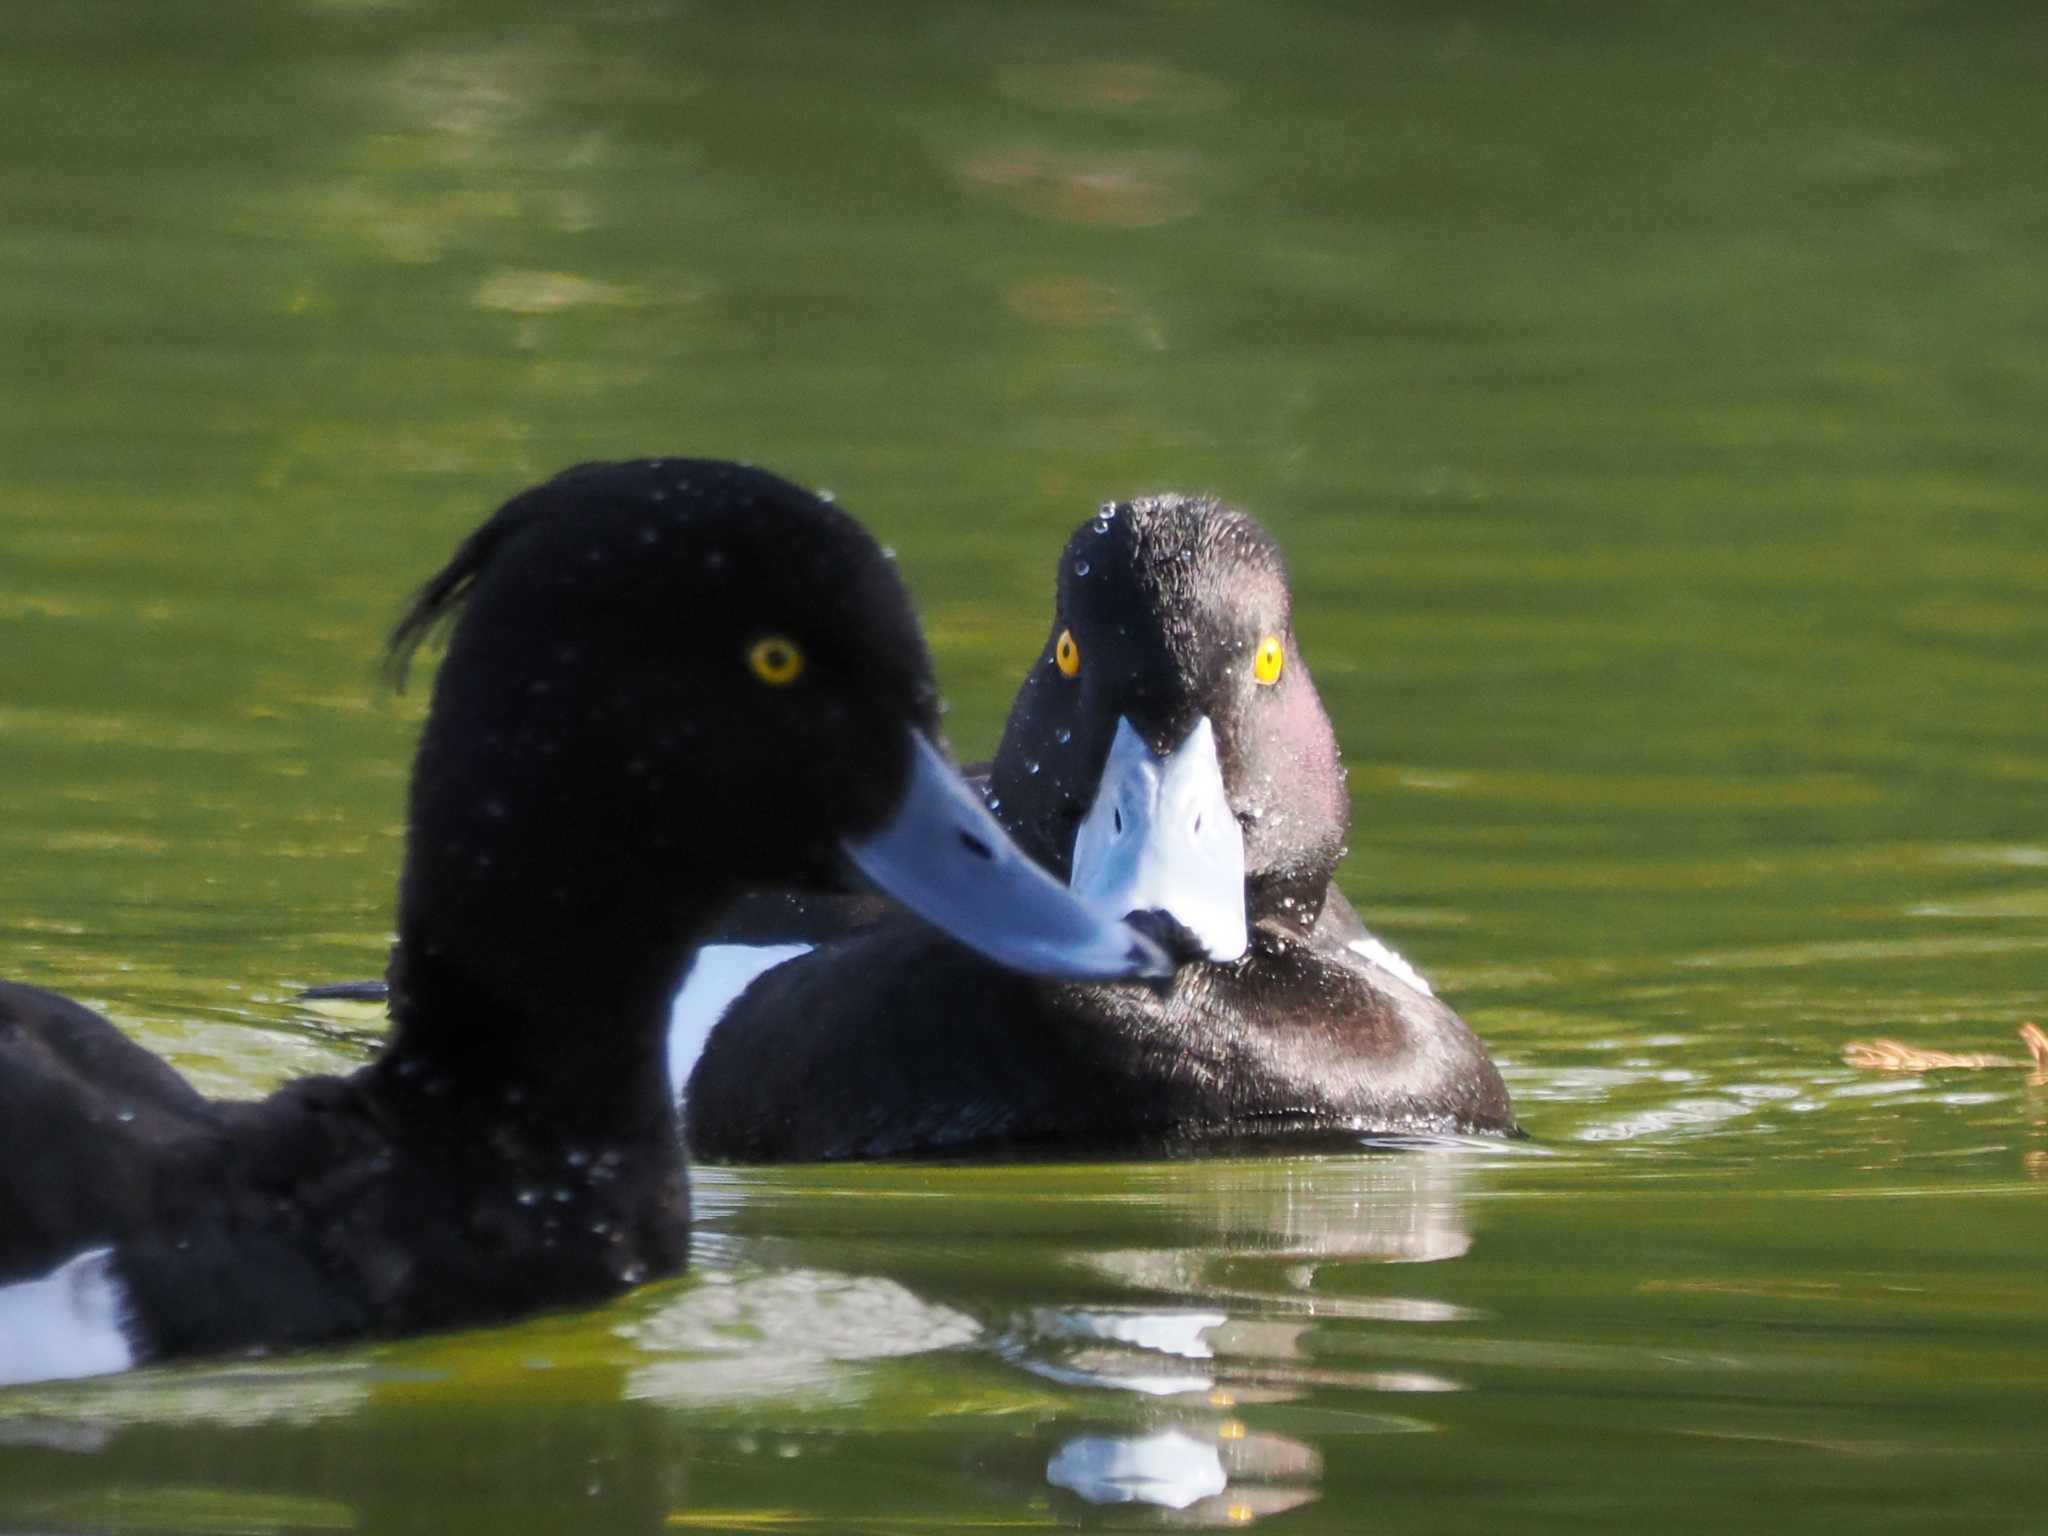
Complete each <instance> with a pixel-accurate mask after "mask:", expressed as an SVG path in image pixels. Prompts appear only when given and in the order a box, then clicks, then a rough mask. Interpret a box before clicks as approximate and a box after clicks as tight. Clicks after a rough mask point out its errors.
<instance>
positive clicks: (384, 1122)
mask: <svg viewBox="0 0 2048 1536" xmlns="http://www.w3.org/2000/svg"><path fill="white" fill-rule="evenodd" d="M451 619H452V621H453V633H452V637H451V640H450V643H449V648H448V654H447V658H446V661H445V662H444V664H443V665H442V667H441V668H440V671H439V674H438V676H437V678H436V682H435V688H434V696H433V701H432V706H431V709H430V711H429V714H428V718H427V723H426V726H425V729H424V732H423V735H422V739H421V743H420V748H419V752H418V756H417V759H416V763H415V769H414V774H413V780H412V790H411V799H410V808H409V818H408V820H409V825H408V836H407V848H406V859H405V867H404V873H403V877H402V881H401V885H400V889H399V903H398V906H399V911H398V928H399V944H398V946H397V948H396V950H395V951H394V958H393V962H392V970H391V977H390V981H391V1014H392V1021H393V1029H392V1034H391V1038H390V1041H389V1044H388V1046H387V1047H386V1049H385V1050H384V1051H383V1053H382V1054H381V1055H380V1056H379V1057H378V1058H377V1059H376V1060H375V1061H373V1062H372V1063H370V1064H369V1065H367V1066H365V1067H364V1068H363V1069H361V1070H360V1071H358V1072H356V1073H353V1074H351V1075H348V1076H344V1077H315V1078H308V1079H302V1080H300V1081H297V1082H293V1083H290V1084H287V1085H286V1086H284V1087H283V1088H281V1089H279V1090H278V1091H277V1092H276V1093H274V1094H272V1095H270V1096H269V1097H267V1098H264V1099H261V1100H256V1101H250V1102H234V1101H217V1100H209V1099H207V1098H204V1097H203V1096H201V1095H200V1094H198V1093H197V1092H196V1091H195V1090H193V1089H192V1088H191V1086H190V1085H189V1084H187V1083H186V1082H185V1081H184V1079H183V1078H181V1077H180V1076H179V1075H178V1074H177V1073H176V1072H175V1071H173V1070H172V1069H171V1068H170V1067H169V1066H168V1065H166V1064H165V1063H163V1062H162V1061H160V1060H158V1059H157V1058H155V1057H153V1056H151V1055H150V1054H149V1053H148V1052H146V1051H144V1050H143V1049H141V1048H140V1047H139V1046H137V1045H135V1044H133V1043H132V1042H130V1041H129V1040H127V1039H126V1038H125V1037H124V1036H122V1035H121V1034H120V1032H119V1031H118V1030H116V1029H115V1028H114V1027H113V1026H112V1025H111V1024H109V1023H108V1022H107V1021H106V1020H104V1019H102V1018H100V1017H99V1015H97V1014H95V1013H93V1012H91V1011H90V1010H88V1009H86V1008H83V1007H81V1006H79V1005H78V1004H76V1003H73V1002H70V1001H68V1000H66V999H64V998H62V997H59V996H57V995H55V994H52V993H49V992H45V991H41V990H38V989H36V988H32V987H26V986H21V985H16V984H11V983H0V1124H4V1125H6V1127H7V1134H8V1140H9V1144H10V1148H11V1149H12V1151H13V1157H12V1159H11V1162H12V1172H11V1173H10V1175H9V1176H8V1177H7V1178H6V1179H5V1180H4V1181H0V1381H4V1380H22V1379H34V1378H37V1377H48V1376H61V1375H76V1374H84V1373H88V1372H93V1371H102V1370H110V1369H120V1368H124V1367H126V1366H128V1365H132V1364H136V1363H140V1362H143V1361H148V1360H154V1359H161V1358H166V1357H171V1356H177V1355H189V1354H199V1353H217V1352H222V1351H231V1350H243V1349H249V1348H266V1349H274V1348H282V1347H290V1346H297V1345H307V1344H314V1343H322V1342H328V1341H333V1340H339V1339H347V1338H353V1337H360V1336H365V1335H393V1334H403V1333H413V1332H419V1331H423V1330H430V1329H437V1328H445V1327H451V1326H456V1325H461V1324H470V1323H476V1322H482V1321H490V1320H496V1319H503V1318H510V1317H515V1316H518V1315H520V1314H522V1313H526V1312H531V1311H534V1310H537V1309H541V1308H547V1307H560V1306H566V1305H573V1304H578V1303H585V1302H589V1301H593V1300H596V1299H599V1298H602V1297H606V1296H610V1295H613V1294H616V1293H618V1292H620V1291H622V1290H625V1289H627V1288H629V1287H631V1286H633V1285H636V1284H638V1283H639V1282H641V1281H643V1280H646V1279H648V1278H651V1277H653V1276H658V1275H663V1274H668V1273H672V1272H674V1271H675V1270H677V1269H679V1268H681V1267H682V1265H683V1264H684V1262H685V1260H686V1258H687V1255H688V1251H689V1205H688V1194H687V1185H686V1181H685V1175H684V1165H683V1159H682V1148H681V1145H680V1137H679V1133H678V1130H677V1124H676V1117H675V1111H674V1100H673V1096H672V1094H671V1092H670V1087H669V1080H668V1074H667V1070H666V1066H665V1060H664V1052H665V1034H666V1028H667V1020H668V1007H669V997H670V994H671V992H672V991H673V989H674V987H675V984H676V980H677V976H678V974H679V973H680V971H681V969H682V966H683V962H684V955H685V951H686V948H687V946H688V945H689V943H690V942H691V939H692V936H693V935H698V934H701V933H702V932H703V931H704V929H705V926H706V924H707V923H708V922H709V920H710V919H711V917H712V916H713V915H714V914H715V913H716V912H717V911H719V910H720V909H721V908H723V907H725V906H727V905H728V904H729V903H730V902H731V900H732V899H733V898H734V896H735V895H737V894H738V893H739V891H741V890H742V889H744V888H747V887H749V886H751V885H756V884H763V883H769V884H784V885H793V886H820V885H823V886H827V887H831V886H836V885H838V884H839V883H840V882H841V880H842V871H843V867H844V864H845V862H846V861H849V860H850V861H851V862H852V863H853V864H854V865H855V866H857V867H858V868H859V869H860V870H862V871H863V872H864V873H865V874H866V875H867V876H868V877H869V878H870V879H872V880H873V881H875V882H876V883H877V884H878V885H880V886H882V887H883V888H885V889H888V890H890V891H892V892H893V893H894V894H896V895H897V896H898V897H899V898H900V899H903V900H905V901H907V902H908V903H909V904H910V905H911V906H912V907H913V908H915V909H916V910H919V911H922V912H925V913H927V914H928V915H929V916H931V917H932V919H933V920H935V921H940V922H946V923H948V924H950V925H951V926H952V928H953V930H954V931H955V932H957V933H959V934H960V935H961V936H962V937H963V938H964V939H966V940H967V941H968V942H971V943H979V944H983V945H984V946H985V947H987V948H988V950H989V951H990V952H991V953H992V954H995V955H998V956H1000V957H1001V958H1002V959H1003V961H1004V963H1006V964H1012V965H1024V966H1029V967H1033V968H1035V969H1039V970H1043V971H1046V972H1049V973H1057V974H1072V975H1092V976H1121V975H1132V974H1138V973H1141V972H1144V971H1148V970H1150V971H1157V970H1160V969H1163V961H1162V957H1161V956H1160V955H1159V953H1158V951H1157V950H1156V949H1154V948H1153V947H1152V946H1151V945H1150V944H1149V942H1148V941H1145V940H1144V939H1142V938H1141V937H1139V936H1138V935H1135V934H1134V933H1132V932H1131V931H1130V930H1129V929H1127V928H1125V927H1124V926H1123V925H1122V924H1117V923H1104V922H1102V921H1101V920H1100V919H1098V918H1096V917H1095V916H1094V915H1093V914H1092V913H1090V912H1089V911H1088V910H1087V909H1085V908H1084V907H1083V906H1082V905H1081V904H1080V903H1079V902H1078V901H1076V900H1074V899H1073V898H1072V897H1071V896H1069V895H1068V894H1067V893H1066V892H1064V891H1062V890H1060V889H1059V888H1058V886H1057V884H1056V882H1054V881H1052V880H1050V879H1049V878H1048V877H1046V876H1045V875H1044V874H1042V873H1041V872H1039V871H1038V870H1037V869H1036V867H1035V866H1034V865H1032V864H1031V862H1030V861H1029V860H1028V859H1025V858H1024V857H1023V856H1022V855H1021V854H1019V853H1017V852H1016V850H1015V849H1014V848H1011V847H1010V846H1009V844H1008V842H1007V840H1006V839H1005V837H1004V835H1003V834H1002V832H1001V830H1000V829H999V828H998V827H997V826H996V825H995V823H994V822H993V821H992V820H991V819H990V818H988V816H987V814H986V812H985V811H984V810H983V809H982V808H981V805H980V801H979V799H978V797H977V796H975V795H974V793H973V792H972V791H971V790H969V789H968V788H967V787H966V786H965V785H964V784H963V783H961V781H960V780H959V779H958V778H957V776H956V775H955V774H954V773H953V771H952V770H951V769H950V768H949V767H948V766H947V765H946V763H945V761H944V759H943V758H942V757H941V756H940V755H939V753H938V750H937V748H936V747H935V746H934V745H933V743H934V740H935V738H936V730H937V711H938V706H937V695H936V692H935V689H934V687H933V684H932V680H931V674H930V667H929V662H928V658H927V655H926V652H925V648H924V643H923V639H922V637H921V635H920V633H919V631H918V628H917V624H916V620H915V618H914V616H913V615H912V613H911V610H910V607H909V604H908V601H907V598H906V596H905V594H904V591H903V588H902V583H901V581H900V579H899V578H898V577H897V575H896V572H895V570H894V568H893V566H892V565H891V563H890V562H889V561H888V560H887V559H886V558H885V557H884V556H883V554H882V553H881V551H880V550H879V549H877V548H876V546H875V545H874V543H873V542H872V540H870V539H869V538H868V536H867V535H866V534H865V533H864V532H863V531H862V530H861V529H860V528H859V526H858V525H857V524H856V523H855V522H854V521H853V520H852V519H851V518H850V517H848V516H846V515H845V514H844V513H843V512H840V511H838V510H837V509H835V508H833V507H831V506H828V505H826V504H825V503H823V502H821V501H819V500H818V499H817V498H816V497H814V496H812V495H811V494H810V493H809V492H807V491H804V490H801V489H800V488H798V487H796V486H794V485H791V484H789V483H787V482H785V481H782V480H779V479H777V478H775V477H774V476H772V475H768V474H765V473H762V472H760V471H756V470H751V469H745V468H741V467H739V466H734V465H728V464H722V463H716V462H710V461H683V460H670V461H660V460H649V461H641V462H637V463H631V464H619V465H589V466H583V467H581V468H579V469H576V470H572V471H569V472H567V473H565V474H563V475H561V476H559V477H557V478H556V479H554V480H551V481H549V482H547V483H546V484H544V485H542V486H539V487H536V488H535V489H533V490H531V491H529V492H527V493H525V494H524V495H522V496H520V497H517V498H515V499H514V500H513V501H511V502H509V503H508V504H507V505H506V506H504V507H503V508H502V509H500V510H499V511H498V512H497V513H496V514H495V515H494V516H493V517H492V518H491V519H490V520H489V521H487V522H486V523H485V524H484V525H483V526H482V527H481V528H479V529H478V530H477V531H476V532H475V533H474V534H473V535H472V536H471V537H470V538H469V540H468V541H467V542H466V543H465V544H464V545H463V546H462V548H461V549H460V550H459V551H458V552H457V554H456V555H455V557H454V559H453V560H452V561H451V562H450V564H449V565H448V566H447V568H446V569H444V570H443V571H442V572H441V573H440V574H439V575H438V576H437V577H435V578H434V580H433V581H432V582H430V583H429V584H428V586H427V587H426V589H425V590H424V591H423V592H422V594H421V595H420V597H419V600H418V601H417V603H416V604H415V606H414V608H413V609H412V611H411V613H410V614H409V615H408V616H407V618H406V619H405V621H404V622H403V623H402V624H401V626H400V628H399V631H398V633H397V636H396V637H395V639H394V655H395V656H396V657H397V658H398V659H399V660H400V662H401V663H402V661H403V658H404V656H405V655H406V653H408V652H409V651H410V649H411V648H412V647H413V646H414V645H415V644H416V643H418V641H419V640H421V639H422V638H423V637H424V636H425V634H426V633H427V632H428V631H429V630H430V629H432V628H434V627H435V626H437V625H438V624H439V623H441V622H442V621H444V620H451ZM826 765H829V766H826Z"/></svg>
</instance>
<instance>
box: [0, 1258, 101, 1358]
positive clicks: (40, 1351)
mask: <svg viewBox="0 0 2048 1536" xmlns="http://www.w3.org/2000/svg"><path fill="white" fill-rule="evenodd" d="M127 1311H128V1298H127V1296H126V1294H125V1293H124V1292H123V1291H122V1289H121V1282H120V1281H119V1280H117V1279H116V1278H115V1277H114V1250H113V1249H111V1248H89V1249H87V1250H86V1251H85V1252H84V1253H81V1254H78V1255H76V1256H75V1257H73V1258H70V1259H66V1260H65V1261H64V1262H63V1263H62V1264H59V1265H58V1266H57V1267H56V1268H55V1269H53V1270H51V1271H50V1272H49V1273H48V1274H47V1275H45V1276H43V1277H42V1279H40V1280H22V1281H18V1282H16V1283H15V1284H13V1285H5V1286H0V1386H12V1385H14V1384H16V1383H18V1382H24V1381H62V1380H66V1379H68V1378H70V1377H73V1376H104V1375H106V1374H107V1373H109V1372H112V1371H125V1370H127V1369H128V1368H129V1367H131V1366H133V1365H134V1364H135V1349H134V1346H132V1345H131V1344H130V1343H129V1342H128V1332H127V1329H126V1328H125V1327H123V1326H122V1319H123V1317H124V1316H125V1315H126V1314H127Z"/></svg>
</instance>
